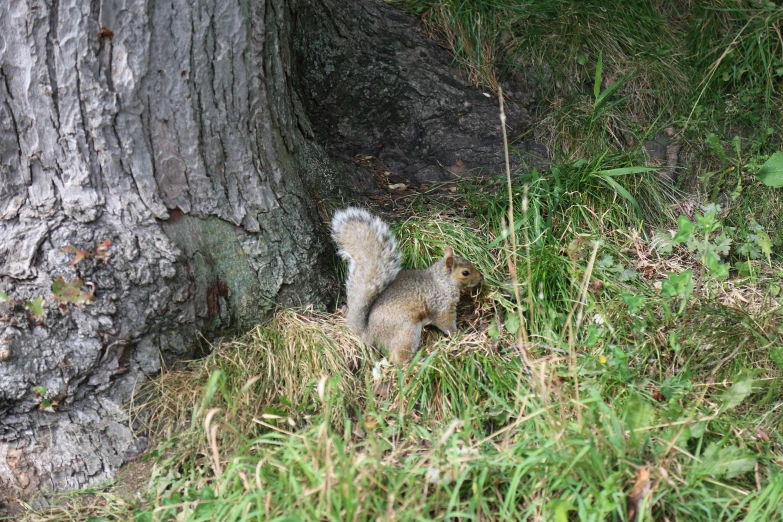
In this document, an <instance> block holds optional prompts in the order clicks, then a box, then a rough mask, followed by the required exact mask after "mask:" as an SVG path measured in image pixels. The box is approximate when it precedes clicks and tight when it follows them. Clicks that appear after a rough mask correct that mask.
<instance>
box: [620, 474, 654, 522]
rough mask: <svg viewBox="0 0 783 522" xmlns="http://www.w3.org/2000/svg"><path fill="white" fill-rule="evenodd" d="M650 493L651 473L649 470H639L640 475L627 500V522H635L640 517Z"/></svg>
mask: <svg viewBox="0 0 783 522" xmlns="http://www.w3.org/2000/svg"><path fill="white" fill-rule="evenodd" d="M649 492H650V472H649V471H647V468H645V467H642V468H639V474H638V475H637V476H636V483H635V484H634V485H633V489H632V490H631V492H630V493H629V494H628V499H627V500H626V503H625V505H626V513H627V514H628V516H627V517H626V520H628V522H634V521H635V520H636V519H637V517H638V516H639V510H640V508H641V505H642V502H643V501H644V497H646V496H647V494H648V493H649Z"/></svg>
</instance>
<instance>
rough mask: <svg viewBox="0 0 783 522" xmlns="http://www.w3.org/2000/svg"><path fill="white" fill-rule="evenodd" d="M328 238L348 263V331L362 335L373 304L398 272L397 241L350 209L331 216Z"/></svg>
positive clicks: (378, 222) (375, 220)
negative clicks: (330, 229)
mask: <svg viewBox="0 0 783 522" xmlns="http://www.w3.org/2000/svg"><path fill="white" fill-rule="evenodd" d="M332 238H333V239H334V241H335V243H337V246H338V247H340V250H339V251H338V252H337V253H338V254H339V255H340V257H342V258H343V259H345V260H346V261H348V281H347V282H346V284H345V287H346V295H347V298H348V314H347V322H348V327H349V328H351V329H353V330H354V331H356V332H362V331H364V329H365V327H366V325H367V316H368V314H369V312H370V308H371V307H372V305H373V303H374V302H375V300H376V299H377V298H378V296H379V295H380V294H381V292H383V290H384V289H385V288H386V287H387V286H389V283H391V282H392V281H393V280H394V279H395V278H396V277H397V274H398V273H399V272H400V266H401V256H400V253H399V251H398V250H397V241H396V240H395V239H394V236H393V235H392V233H391V230H389V226H388V225H387V224H386V223H384V222H383V221H382V220H381V219H380V218H379V217H377V216H373V215H372V214H370V213H369V212H367V211H366V210H364V209H361V208H353V207H349V208H346V209H345V210H340V211H338V212H336V213H335V214H334V217H333V218H332Z"/></svg>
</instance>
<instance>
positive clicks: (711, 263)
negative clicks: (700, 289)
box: [705, 252, 729, 279]
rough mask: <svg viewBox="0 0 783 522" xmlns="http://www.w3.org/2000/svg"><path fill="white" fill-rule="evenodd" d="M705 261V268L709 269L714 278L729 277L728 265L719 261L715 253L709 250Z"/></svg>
mask: <svg viewBox="0 0 783 522" xmlns="http://www.w3.org/2000/svg"><path fill="white" fill-rule="evenodd" d="M705 261H706V263H705V264H706V265H707V268H708V269H709V270H710V275H712V276H713V277H715V278H716V279H726V278H727V277H729V265H727V264H726V263H721V261H720V258H719V257H718V256H717V255H716V254H715V253H713V252H709V253H708V254H707V258H706V260H705Z"/></svg>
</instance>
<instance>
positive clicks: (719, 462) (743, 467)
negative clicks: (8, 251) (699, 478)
mask: <svg viewBox="0 0 783 522" xmlns="http://www.w3.org/2000/svg"><path fill="white" fill-rule="evenodd" d="M755 466H756V456H755V455H753V454H752V453H750V452H749V451H747V450H744V449H740V448H738V447H737V446H733V445H730V446H726V447H725V448H719V446H718V444H717V443H715V442H712V443H710V444H709V445H708V446H707V449H705V450H704V454H703V455H702V462H701V464H700V465H699V467H700V468H701V470H702V471H703V472H705V473H709V474H710V475H712V476H714V477H716V478H720V477H724V478H727V479H730V478H733V477H736V476H737V475H742V474H743V473H747V472H749V471H751V470H753V468H754V467H755Z"/></svg>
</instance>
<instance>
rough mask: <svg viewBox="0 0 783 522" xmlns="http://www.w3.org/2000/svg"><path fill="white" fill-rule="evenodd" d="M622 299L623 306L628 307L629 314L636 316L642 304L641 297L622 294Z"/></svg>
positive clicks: (642, 298) (642, 299) (642, 297)
mask: <svg viewBox="0 0 783 522" xmlns="http://www.w3.org/2000/svg"><path fill="white" fill-rule="evenodd" d="M622 297H623V301H624V302H625V304H626V305H628V311H629V312H631V314H636V313H638V312H639V310H641V309H642V305H643V304H644V296H643V295H633V294H629V293H625V292H623V294H622Z"/></svg>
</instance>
